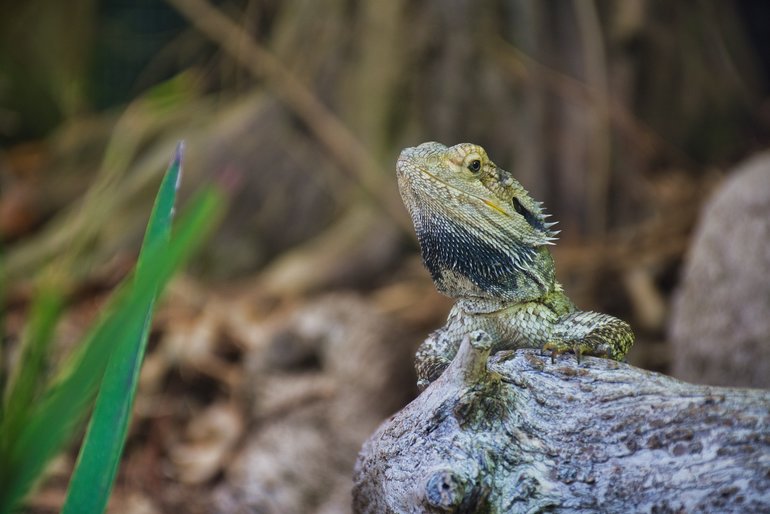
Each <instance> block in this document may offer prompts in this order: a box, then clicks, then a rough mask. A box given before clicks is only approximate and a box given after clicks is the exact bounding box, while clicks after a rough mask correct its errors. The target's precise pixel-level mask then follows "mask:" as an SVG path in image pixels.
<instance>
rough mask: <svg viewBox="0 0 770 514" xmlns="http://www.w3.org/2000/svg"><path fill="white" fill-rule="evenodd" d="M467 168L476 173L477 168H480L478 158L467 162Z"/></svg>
mask: <svg viewBox="0 0 770 514" xmlns="http://www.w3.org/2000/svg"><path fill="white" fill-rule="evenodd" d="M468 169H469V170H471V172H472V173H478V172H479V170H480V169H481V161H480V160H478V159H473V160H472V161H471V162H470V163H469V164H468Z"/></svg>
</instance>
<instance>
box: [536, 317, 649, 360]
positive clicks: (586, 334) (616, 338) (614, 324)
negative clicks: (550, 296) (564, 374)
mask: <svg viewBox="0 0 770 514" xmlns="http://www.w3.org/2000/svg"><path fill="white" fill-rule="evenodd" d="M633 343H634V333H633V332H632V331H631V327H630V326H629V324H628V323H626V322H625V321H622V320H620V319H618V318H615V317H613V316H610V315H609V314H602V313H599V312H591V311H577V310H576V311H573V312H571V313H569V314H566V315H564V316H562V317H561V318H559V319H558V321H557V322H556V323H555V325H554V327H553V331H552V333H551V337H550V339H549V341H548V342H547V343H546V344H544V345H543V350H545V351H550V352H551V357H552V358H553V357H554V356H556V355H558V354H561V353H565V352H573V353H575V355H576V356H577V358H578V361H579V360H580V356H581V355H594V356H597V357H607V358H610V359H614V360H622V359H623V357H624V356H625V355H626V353H627V352H628V350H629V348H631V345H632V344H633Z"/></svg>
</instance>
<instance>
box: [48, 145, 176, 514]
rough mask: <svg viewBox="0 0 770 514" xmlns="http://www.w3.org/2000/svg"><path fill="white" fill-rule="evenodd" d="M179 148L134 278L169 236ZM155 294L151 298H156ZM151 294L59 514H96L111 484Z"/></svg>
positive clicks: (116, 361) (114, 366) (121, 350)
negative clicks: (153, 249)
mask: <svg viewBox="0 0 770 514" xmlns="http://www.w3.org/2000/svg"><path fill="white" fill-rule="evenodd" d="M181 161H182V144H181V143H180V144H179V146H177V151H176V155H175V157H174V159H173V161H172V162H171V165H170V166H169V168H168V170H167V171H166V175H165V176H164V178H163V182H162V183H161V186H160V190H159V191H158V195H157V198H156V200H155V206H154V207H153V210H152V214H151V215H150V220H149V222H148V225H147V230H146V232H145V237H144V243H143V245H142V251H141V252H140V254H139V260H138V263H137V274H138V275H141V274H142V273H143V272H145V270H146V269H147V267H148V265H149V264H151V263H149V264H148V263H147V262H146V259H147V251H146V248H147V247H148V246H152V245H156V244H158V245H164V244H166V243H167V241H168V239H169V236H170V234H171V224H172V221H173V218H174V205H175V203H176V193H177V189H178V186H179V181H180V179H181V171H182V168H181ZM156 293H157V292H156ZM156 296H157V295H156V294H154V295H150V296H148V297H147V298H146V301H147V303H146V305H145V306H144V316H142V317H137V318H133V319H132V320H131V323H130V324H129V325H127V326H126V336H125V337H124V339H123V341H122V344H120V345H118V346H117V347H116V348H115V352H114V353H113V355H112V356H111V357H110V362H109V364H108V365H107V370H106V372H105V373H104V377H103V379H102V385H101V388H100V389H99V394H98V396H97V398H96V404H95V406H94V412H93V414H92V415H91V421H90V423H89V426H88V431H87V432H86V437H85V440H84V442H83V446H82V447H81V449H80V454H79V456H78V461H77V464H76V466H75V471H74V473H73V475H72V480H71V481H70V485H69V490H68V491H67V499H66V501H65V504H64V508H63V510H62V513H64V514H72V513H101V512H103V511H104V509H105V507H106V506H107V501H108V500H109V497H110V492H111V491H112V486H113V484H114V481H115V474H116V473H117V469H118V464H119V463H120V457H121V455H122V453H123V446H124V445H125V439H126V432H127V430H128V425H129V421H130V419H131V410H132V407H133V404H134V397H135V395H136V385H137V382H138V380H139V370H140V369H141V365H142V360H143V359H144V353H145V349H146V347H147V337H148V335H149V331H150V325H151V322H152V313H153V310H154V306H155V300H156Z"/></svg>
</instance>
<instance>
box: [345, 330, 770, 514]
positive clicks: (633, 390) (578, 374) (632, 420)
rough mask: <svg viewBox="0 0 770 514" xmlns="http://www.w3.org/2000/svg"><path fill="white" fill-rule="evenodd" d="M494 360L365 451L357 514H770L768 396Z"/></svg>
mask: <svg viewBox="0 0 770 514" xmlns="http://www.w3.org/2000/svg"><path fill="white" fill-rule="evenodd" d="M490 348H491V340H490V339H489V338H488V336H486V334H484V333H483V332H477V333H474V334H472V335H471V336H470V337H469V338H467V339H466V340H465V341H464V342H463V345H462V347H461V349H460V353H458V355H457V357H456V358H455V359H454V361H453V362H452V364H451V366H450V367H449V368H448V369H447V371H446V372H445V373H444V374H443V375H442V376H441V377H440V378H439V379H438V380H436V381H435V382H434V383H433V384H431V386H430V387H428V389H426V390H425V391H424V392H423V393H422V394H421V395H420V396H419V397H418V398H417V399H415V400H414V401H413V402H412V403H411V404H409V405H408V406H407V407H406V408H404V409H403V410H402V411H400V412H399V413H398V414H396V415H395V416H393V417H391V418H390V419H389V420H387V421H386V422H385V423H383V424H382V426H381V427H380V428H379V429H378V430H377V432H376V433H375V434H374V435H373V436H372V437H371V438H370V439H369V441H367V443H366V444H365V445H364V447H363V449H362V451H361V454H360V455H359V459H358V462H357V464H356V470H355V477H354V480H355V487H354V491H353V508H354V511H355V512H362V513H369V512H378V513H379V512H393V513H395V512H398V513H409V512H465V513H470V512H484V513H497V512H543V511H549V512H551V511H558V512H770V392H768V391H762V390H750V389H728V388H719V387H706V386H696V385H691V384H687V383H684V382H681V381H678V380H675V379H673V378H670V377H666V376H664V375H660V374H657V373H652V372H648V371H644V370H641V369H638V368H634V367H632V366H629V365H626V364H622V363H617V362H614V361H610V360H606V359H597V358H586V359H585V360H584V361H583V362H581V363H580V364H579V365H578V364H577V363H576V361H575V358H574V356H562V357H560V358H558V359H557V360H556V362H555V363H552V362H551V360H550V358H549V357H546V356H542V355H540V354H539V352H538V351H535V350H519V351H515V352H501V353H498V354H496V355H494V356H493V357H491V358H489V359H488V357H489V349H490Z"/></svg>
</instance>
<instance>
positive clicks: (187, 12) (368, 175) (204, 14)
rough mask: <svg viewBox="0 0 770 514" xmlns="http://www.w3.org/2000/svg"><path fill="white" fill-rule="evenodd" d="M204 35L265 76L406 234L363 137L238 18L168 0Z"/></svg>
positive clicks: (391, 189) (201, 3)
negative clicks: (359, 137) (241, 25)
mask: <svg viewBox="0 0 770 514" xmlns="http://www.w3.org/2000/svg"><path fill="white" fill-rule="evenodd" d="M168 2H169V3H170V4H171V5H172V6H174V8H176V9H177V10H178V11H179V12H180V13H181V14H182V15H183V16H184V17H185V18H187V19H188V20H189V21H190V23H191V24H192V25H193V26H194V27H195V28H196V29H198V30H199V31H200V32H201V33H202V34H203V35H205V36H206V37H208V38H209V39H210V40H212V41H213V42H215V43H216V44H218V45H219V46H220V47H221V48H222V49H223V50H224V51H226V52H227V53H228V54H230V56H231V57H233V58H234V59H235V60H236V61H237V62H239V63H240V64H241V65H242V66H244V67H245V68H246V69H247V70H248V71H249V72H250V73H252V74H253V75H254V76H256V77H259V78H263V79H265V80H266V81H267V82H268V83H269V84H270V86H272V88H273V91H274V93H275V94H276V95H277V96H278V97H279V98H280V99H281V100H282V101H283V102H284V104H285V105H286V106H287V107H289V108H290V109H291V110H292V111H293V112H294V113H295V114H296V115H297V116H298V117H299V118H300V119H301V120H302V121H303V122H304V123H305V124H306V125H307V127H308V128H309V129H310V130H311V131H312V132H313V134H314V135H315V137H317V138H318V140H319V141H320V142H321V143H322V144H323V145H324V146H325V147H326V149H327V150H328V151H329V153H330V154H331V155H332V157H333V158H334V159H335V160H336V161H337V163H338V164H339V166H340V167H341V168H343V169H345V170H346V171H347V172H348V173H349V174H350V175H351V176H352V177H354V178H355V179H356V181H357V182H358V183H359V184H360V186H361V187H362V189H363V190H364V191H366V192H367V193H368V194H369V195H370V196H371V197H372V198H373V199H374V200H375V202H376V203H378V204H379V205H380V207H381V208H382V209H383V210H384V211H385V212H386V213H387V214H388V215H389V216H390V217H391V218H393V220H394V221H396V222H397V223H398V225H399V226H400V227H402V228H404V229H405V230H406V231H407V233H411V232H412V225H411V223H410V222H409V220H408V219H407V218H406V213H405V211H404V209H403V207H402V206H401V202H400V200H399V199H398V195H397V193H396V189H395V180H392V181H389V180H387V179H386V178H385V177H386V175H385V174H384V173H383V172H382V170H381V167H380V165H379V164H378V163H377V162H376V160H375V159H374V158H373V157H372V156H371V154H370V153H369V151H368V150H367V149H366V148H365V147H364V145H363V144H362V143H361V141H359V140H358V138H357V137H356V136H355V135H354V134H353V133H352V132H351V131H350V129H349V128H348V127H347V126H346V125H345V124H344V123H342V121H341V120H340V119H339V118H338V117H337V116H336V115H335V114H334V113H333V112H332V111H331V110H330V109H329V108H328V107H327V106H325V105H324V104H323V103H322V102H321V101H320V100H319V99H318V98H317V97H316V96H315V95H314V94H313V93H312V92H311V91H310V90H309V89H308V88H307V87H306V86H305V85H304V84H303V83H302V82H301V81H300V80H299V79H298V78H297V77H296V75H295V74H294V73H292V72H291V71H290V70H289V69H288V68H286V66H284V64H283V63H282V62H281V61H280V59H278V58H277V57H276V56H275V55H273V54H272V53H271V52H270V51H269V50H267V49H266V48H264V47H263V46H262V45H260V44H259V43H257V42H256V41H255V40H254V38H252V37H251V36H250V35H249V34H247V33H246V32H245V31H244V30H243V29H242V28H241V27H240V26H239V25H238V24H237V23H235V22H234V21H232V20H231V19H229V18H228V17H227V16H225V15H224V14H222V13H221V12H220V11H219V10H218V9H216V8H214V7H212V6H211V5H209V4H208V2H206V1H205V0H168Z"/></svg>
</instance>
